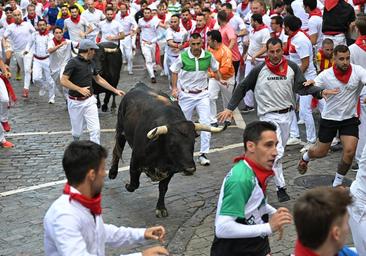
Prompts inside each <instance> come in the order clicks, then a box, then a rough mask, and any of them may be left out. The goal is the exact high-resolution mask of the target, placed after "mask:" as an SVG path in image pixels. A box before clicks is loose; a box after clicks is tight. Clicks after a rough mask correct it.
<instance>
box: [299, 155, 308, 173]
mask: <svg viewBox="0 0 366 256" xmlns="http://www.w3.org/2000/svg"><path fill="white" fill-rule="evenodd" d="M308 163H309V162H308V161H305V160H304V159H302V157H301V159H300V161H299V163H298V164H297V171H298V172H299V173H300V174H301V175H303V174H305V173H306V172H307V170H308Z"/></svg>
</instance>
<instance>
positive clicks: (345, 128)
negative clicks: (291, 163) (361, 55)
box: [298, 45, 366, 187]
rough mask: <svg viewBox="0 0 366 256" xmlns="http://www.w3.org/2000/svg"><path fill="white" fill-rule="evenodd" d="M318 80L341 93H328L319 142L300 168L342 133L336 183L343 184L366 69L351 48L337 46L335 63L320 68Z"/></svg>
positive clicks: (352, 149) (353, 144)
mask: <svg viewBox="0 0 366 256" xmlns="http://www.w3.org/2000/svg"><path fill="white" fill-rule="evenodd" d="M311 83H315V85H316V86H320V87H322V88H326V89H332V90H334V91H336V92H338V94H335V95H332V96H330V97H328V99H327V101H326V102H327V103H326V104H325V106H324V109H323V111H322V113H321V117H322V118H321V120H320V126H319V132H318V140H317V142H316V144H315V145H314V146H312V147H310V148H309V151H307V152H305V154H304V155H303V156H302V158H301V160H300V162H299V164H298V171H299V173H300V174H304V173H305V172H306V171H307V169H308V163H309V161H310V160H311V159H315V158H322V157H324V156H326V155H327V154H328V151H329V148H330V145H331V142H332V140H333V138H334V137H335V136H336V134H337V132H338V133H339V136H340V139H341V143H342V146H343V153H342V157H341V159H340V162H339V163H338V167H337V173H336V175H335V178H334V181H333V187H336V186H338V185H341V184H342V182H343V178H344V176H345V175H346V174H347V172H348V170H349V168H350V167H351V165H352V161H353V157H354V155H355V152H356V147H357V142H358V136H359V133H358V125H359V124H360V121H359V119H358V118H357V114H356V106H357V103H358V99H359V97H360V94H361V91H362V89H363V87H364V85H365V84H366V70H365V69H364V68H363V67H361V66H359V65H355V64H350V51H349V49H348V47H347V46H345V45H338V46H336V47H335V48H334V65H333V68H329V69H326V70H324V71H323V72H321V73H320V74H319V75H318V76H317V77H316V78H315V81H309V82H308V84H311Z"/></svg>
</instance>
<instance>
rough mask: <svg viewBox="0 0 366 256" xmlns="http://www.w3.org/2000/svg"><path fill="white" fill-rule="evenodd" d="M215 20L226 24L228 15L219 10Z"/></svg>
mask: <svg viewBox="0 0 366 256" xmlns="http://www.w3.org/2000/svg"><path fill="white" fill-rule="evenodd" d="M217 19H218V20H219V21H224V22H227V20H228V15H227V13H226V12H225V11H224V10H221V11H219V12H218V13H217Z"/></svg>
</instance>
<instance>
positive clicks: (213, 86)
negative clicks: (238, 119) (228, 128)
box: [208, 76, 235, 123]
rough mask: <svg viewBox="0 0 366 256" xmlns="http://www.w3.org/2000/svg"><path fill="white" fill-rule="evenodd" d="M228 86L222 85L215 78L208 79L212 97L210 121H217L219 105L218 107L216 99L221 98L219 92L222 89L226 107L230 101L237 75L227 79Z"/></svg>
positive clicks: (223, 101)
mask: <svg viewBox="0 0 366 256" xmlns="http://www.w3.org/2000/svg"><path fill="white" fill-rule="evenodd" d="M226 82H227V86H225V85H222V84H221V83H220V82H219V81H217V80H216V79H215V78H210V79H209V80H208V93H209V97H210V112H211V117H210V120H211V121H210V123H216V122H217V118H216V115H217V107H216V100H217V99H218V98H219V92H220V91H221V97H222V104H223V106H224V108H225V107H226V106H227V104H228V103H229V101H230V98H231V95H232V91H233V89H234V84H235V77H234V76H232V77H230V78H229V79H227V80H226Z"/></svg>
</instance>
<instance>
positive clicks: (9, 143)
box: [1, 140, 14, 148]
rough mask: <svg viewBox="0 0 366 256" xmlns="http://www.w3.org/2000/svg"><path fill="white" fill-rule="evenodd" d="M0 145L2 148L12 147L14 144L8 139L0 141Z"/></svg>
mask: <svg viewBox="0 0 366 256" xmlns="http://www.w3.org/2000/svg"><path fill="white" fill-rule="evenodd" d="M1 147H3V148H13V147H14V144H13V143H11V142H10V141H7V140H5V141H3V142H2V143H1Z"/></svg>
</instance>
